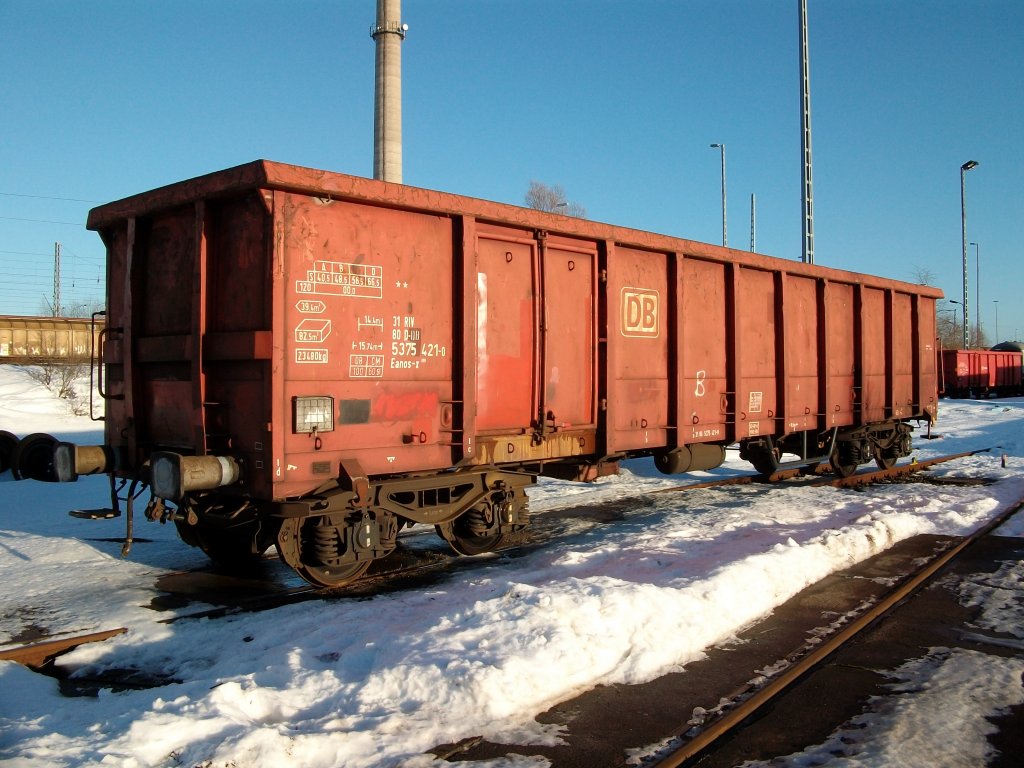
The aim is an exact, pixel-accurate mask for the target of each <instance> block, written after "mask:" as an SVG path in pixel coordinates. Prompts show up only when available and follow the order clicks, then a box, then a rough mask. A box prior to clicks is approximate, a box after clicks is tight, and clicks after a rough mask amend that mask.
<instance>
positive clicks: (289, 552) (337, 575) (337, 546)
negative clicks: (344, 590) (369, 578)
mask: <svg viewBox="0 0 1024 768" xmlns="http://www.w3.org/2000/svg"><path fill="white" fill-rule="evenodd" d="M346 531H351V528H349V527H347V526H344V527H340V528H339V527H338V526H337V525H335V524H334V523H333V522H332V521H331V520H330V518H328V517H323V516H322V517H308V518H302V519H289V520H285V521H284V522H283V523H282V524H281V529H280V531H279V532H278V534H277V537H276V544H277V551H278V554H279V555H280V556H281V559H282V560H284V561H285V562H286V563H288V565H290V566H291V567H292V568H293V569H295V572H296V573H297V574H299V576H301V577H302V578H303V579H304V580H305V581H308V582H309V583H310V584H313V585H314V586H317V587H328V588H333V587H341V586H344V585H346V584H350V583H352V582H353V581H355V580H356V579H358V578H359V577H360V576H362V575H363V574H364V573H366V571H367V569H368V568H369V567H370V564H371V563H372V562H373V559H374V556H373V555H372V553H370V552H367V554H368V555H371V556H369V557H366V558H365V559H360V560H352V559H351V554H349V551H348V549H347V548H345V546H344V542H343V534H344V532H346ZM393 546H394V545H393V543H392V547H393ZM346 554H348V555H349V556H348V557H346Z"/></svg>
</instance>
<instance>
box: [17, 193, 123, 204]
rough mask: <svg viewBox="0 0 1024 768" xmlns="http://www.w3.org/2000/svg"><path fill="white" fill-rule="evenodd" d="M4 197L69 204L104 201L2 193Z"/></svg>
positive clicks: (99, 201)
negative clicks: (61, 201) (29, 198)
mask: <svg viewBox="0 0 1024 768" xmlns="http://www.w3.org/2000/svg"><path fill="white" fill-rule="evenodd" d="M0 195H2V196H3V197H31V198H34V199H36V200H63V201H65V202H68V203H101V202H103V201H102V200H83V199H82V198H80V197H53V196H50V195H26V194H22V193H21V192H0Z"/></svg>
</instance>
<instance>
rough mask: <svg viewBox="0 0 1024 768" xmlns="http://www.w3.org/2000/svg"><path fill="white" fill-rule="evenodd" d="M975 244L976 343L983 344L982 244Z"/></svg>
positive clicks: (976, 344)
mask: <svg viewBox="0 0 1024 768" xmlns="http://www.w3.org/2000/svg"><path fill="white" fill-rule="evenodd" d="M968 245H973V246H974V344H975V346H981V246H980V245H978V244H977V243H968Z"/></svg>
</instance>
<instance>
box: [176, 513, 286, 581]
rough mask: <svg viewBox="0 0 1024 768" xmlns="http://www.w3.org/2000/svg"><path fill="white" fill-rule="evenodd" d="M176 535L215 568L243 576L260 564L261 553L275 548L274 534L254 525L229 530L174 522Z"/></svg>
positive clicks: (252, 523) (258, 522) (260, 524)
mask: <svg viewBox="0 0 1024 768" xmlns="http://www.w3.org/2000/svg"><path fill="white" fill-rule="evenodd" d="M174 525H175V527H176V528H177V529H178V535H179V536H180V537H181V539H182V541H184V542H185V543H186V544H191V545H192V546H193V547H199V548H200V549H201V550H203V552H205V553H206V556H207V557H209V558H210V559H211V560H212V561H213V562H215V563H216V564H217V565H220V566H223V567H224V568H225V569H226V570H229V571H233V572H245V571H248V570H251V569H252V568H253V566H255V565H257V564H258V563H260V562H262V561H263V553H264V552H266V551H267V550H268V549H270V548H271V547H272V546H274V539H275V538H276V534H275V532H273V531H268V530H266V527H265V524H262V523H261V522H260V521H253V522H251V523H245V524H243V525H236V526H232V527H230V528H214V527H212V526H209V525H202V524H200V525H188V524H187V523H182V522H179V521H175V523H174Z"/></svg>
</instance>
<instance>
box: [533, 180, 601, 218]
mask: <svg viewBox="0 0 1024 768" xmlns="http://www.w3.org/2000/svg"><path fill="white" fill-rule="evenodd" d="M525 201H526V205H527V206H528V207H530V208H535V209H536V210H538V211H550V212H552V213H564V214H565V215H566V216H576V217H577V218H580V219H583V218H586V215H587V209H586V208H584V207H583V206H582V205H580V204H579V203H575V202H571V201H569V200H567V199H566V197H565V190H564V189H563V188H562V185H561V184H555V185H554V186H548V185H547V184H544V183H543V182H540V181H536V180H534V181H531V182H530V188H529V189H528V190H526V198H525Z"/></svg>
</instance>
